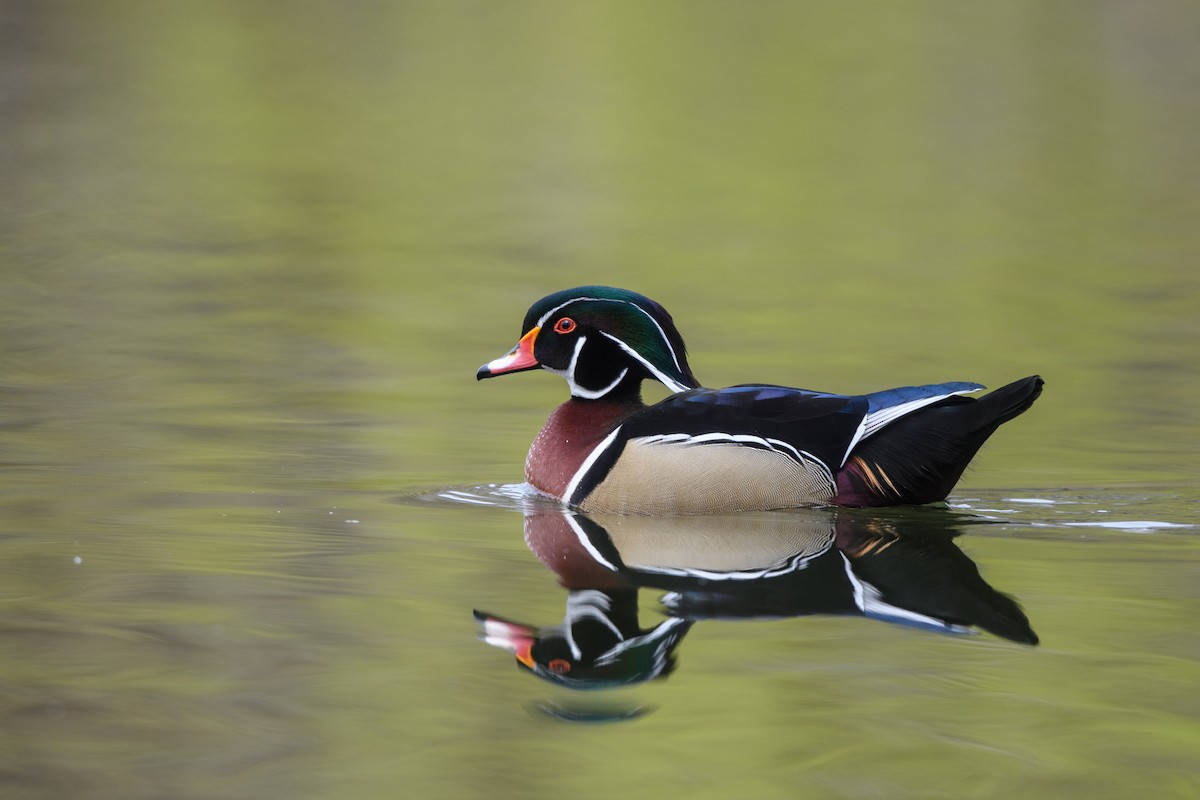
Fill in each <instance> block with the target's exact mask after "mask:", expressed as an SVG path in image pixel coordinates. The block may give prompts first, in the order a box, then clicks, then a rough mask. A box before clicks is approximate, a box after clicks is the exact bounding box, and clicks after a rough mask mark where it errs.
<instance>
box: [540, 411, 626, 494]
mask: <svg viewBox="0 0 1200 800" xmlns="http://www.w3.org/2000/svg"><path fill="white" fill-rule="evenodd" d="M642 407H643V406H642V403H641V401H640V400H638V401H633V402H630V401H626V402H609V401H605V400H575V399H571V400H568V401H567V402H565V403H563V404H562V405H561V406H559V407H558V408H556V409H555V410H554V413H553V414H551V415H550V419H548V420H546V424H545V425H543V426H542V429H541V430H540V431H538V435H537V437H535V438H534V440H533V444H532V445H530V446H529V455H528V456H527V457H526V458H525V480H526V481H528V482H529V484H530V485H531V486H533V487H534V488H535V489H537V490H538V491H541V492H545V493H546V494H548V495H551V496H553V497H557V498H559V499H562V496H563V492H565V491H566V488H567V484H568V483H570V481H571V478H572V477H573V476H574V475H575V473H576V472H577V471H578V470H579V467H580V465H581V464H583V461H584V459H586V458H587V457H588V454H589V453H591V452H592V450H594V449H595V448H596V445H598V444H600V442H602V441H603V440H604V437H605V436H608V434H610V433H612V431H613V429H614V428H616V427H617V426H618V425H620V424H621V421H622V420H624V419H625V418H626V417H628V416H629V415H630V414H632V413H634V412H635V411H637V410H638V409H640V408H642Z"/></svg>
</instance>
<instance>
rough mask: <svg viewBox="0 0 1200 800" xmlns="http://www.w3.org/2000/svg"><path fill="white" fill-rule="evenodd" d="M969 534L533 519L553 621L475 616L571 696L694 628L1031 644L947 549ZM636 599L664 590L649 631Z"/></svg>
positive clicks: (957, 530) (932, 526)
mask: <svg viewBox="0 0 1200 800" xmlns="http://www.w3.org/2000/svg"><path fill="white" fill-rule="evenodd" d="M967 524H969V523H964V522H963V521H962V520H960V519H958V518H955V517H953V516H951V515H948V514H945V513H944V512H941V511H939V510H934V509H914V510H913V511H911V512H909V513H908V514H904V513H901V512H896V511H891V512H888V513H887V514H886V515H884V514H880V513H879V512H864V511H859V510H845V509H838V510H830V509H795V510H790V511H787V512H774V513H764V514H746V515H738V516H726V517H700V516H696V517H639V516H615V515H613V516H600V515H593V516H585V515H583V514H580V513H577V512H574V511H567V510H564V509H558V508H536V509H532V510H530V511H528V512H527V513H526V516H525V540H526V543H527V544H528V546H529V549H530V550H532V551H533V553H534V555H536V556H537V558H538V559H539V560H540V561H541V562H542V563H544V564H545V565H546V566H547V567H549V568H550V569H551V570H553V571H554V572H555V573H556V574H557V575H558V577H559V582H560V583H561V584H562V586H563V587H564V588H566V589H567V603H566V614H565V617H564V619H563V621H562V623H561V624H558V625H554V626H552V627H545V628H534V627H532V626H529V625H523V624H520V623H517V622H513V621H511V620H508V619H504V618H502V617H498V616H493V615H491V614H485V613H481V612H479V611H476V612H475V616H476V619H477V620H478V621H479V623H480V626H481V633H482V637H483V639H484V641H486V642H487V643H488V644H492V645H495V646H498V647H503V648H506V649H508V650H510V651H511V652H513V653H514V654H515V655H516V658H517V661H518V662H519V663H520V664H521V665H523V666H524V667H526V668H527V669H529V670H530V671H532V672H533V673H534V674H535V675H537V676H539V677H541V678H544V679H545V680H548V681H551V682H554V683H558V684H561V685H564V686H568V687H571V688H578V689H591V688H605V687H614V686H621V685H627V684H631V683H640V682H644V681H649V680H653V679H655V678H660V677H663V676H665V675H667V674H669V673H670V672H671V670H672V669H673V668H674V666H675V658H674V652H675V649H676V648H677V647H678V646H679V643H680V642H681V641H682V639H683V637H684V635H685V634H686V633H687V632H688V630H689V629H690V628H691V627H692V625H693V624H695V623H696V622H697V621H700V620H705V619H716V618H721V619H734V618H756V619H757V618H772V617H774V618H778V617H795V616H804V615H811V614H837V615H857V616H866V617H871V618H874V619H878V620H883V621H886V622H891V623H898V624H903V625H910V626H915V627H920V628H926V629H930V630H935V631H940V632H945V633H967V632H971V631H972V630H973V629H976V628H977V629H981V630H984V631H987V632H989V633H992V634H995V635H996V636H1000V637H1003V638H1005V639H1009V640H1012V641H1014V642H1020V643H1023V644H1030V645H1033V644H1037V641H1038V639H1037V635H1036V634H1035V633H1034V632H1033V629H1032V628H1031V627H1030V625H1029V620H1028V619H1027V618H1026V616H1025V614H1024V613H1023V612H1022V611H1021V608H1020V606H1018V605H1017V603H1016V602H1015V601H1014V600H1013V599H1012V598H1011V597H1008V596H1007V595H1004V594H1001V593H1000V592H998V591H996V590H995V589H993V588H992V587H991V586H989V585H988V583H987V582H986V581H984V580H983V578H982V577H981V576H980V574H979V570H978V568H977V567H976V566H975V564H974V562H972V561H971V559H969V558H967V556H966V555H965V554H964V553H963V552H962V551H961V550H960V549H958V547H957V546H956V545H955V544H954V539H955V537H957V536H959V535H960V534H961V533H962V532H963V529H964V527H965V525H967ZM643 588H646V589H655V590H659V591H664V592H665V594H664V595H663V597H662V601H661V602H662V604H663V606H664V607H665V608H666V610H667V613H668V616H667V618H666V619H665V620H663V621H662V622H659V623H658V624H656V625H654V626H652V627H642V625H641V623H640V621H639V614H638V592H639V590H640V589H643Z"/></svg>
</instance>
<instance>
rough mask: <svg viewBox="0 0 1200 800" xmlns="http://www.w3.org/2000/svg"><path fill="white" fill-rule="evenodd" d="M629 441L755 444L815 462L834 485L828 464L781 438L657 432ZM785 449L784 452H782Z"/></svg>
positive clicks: (808, 461)
mask: <svg viewBox="0 0 1200 800" xmlns="http://www.w3.org/2000/svg"><path fill="white" fill-rule="evenodd" d="M630 441H633V442H637V443H638V444H688V445H690V444H713V443H715V442H731V443H733V444H757V445H761V446H762V447H765V448H767V449H768V450H770V451H772V452H775V453H783V455H786V456H789V457H790V458H791V459H792V460H793V461H796V462H797V463H799V464H805V465H807V464H809V463H812V464H815V465H816V466H818V467H820V469H821V472H822V473H823V474H824V476H825V478H826V480H828V481H829V485H830V486H834V482H833V473H832V472H830V471H829V466H828V465H827V464H826V463H825V462H824V461H822V460H821V459H819V458H817V457H816V456H814V455H813V454H812V453H810V452H808V451H807V450H800V449H799V448H797V447H795V446H794V445H791V444H788V443H787V442H785V441H783V440H781V439H771V438H768V437H763V436H752V435H750V434H746V433H719V432H718V433H701V434H697V435H695V436H693V435H691V434H687V433H659V434H654V435H652V436H639V437H637V438H636V439H632V440H630ZM784 451H786V452H784Z"/></svg>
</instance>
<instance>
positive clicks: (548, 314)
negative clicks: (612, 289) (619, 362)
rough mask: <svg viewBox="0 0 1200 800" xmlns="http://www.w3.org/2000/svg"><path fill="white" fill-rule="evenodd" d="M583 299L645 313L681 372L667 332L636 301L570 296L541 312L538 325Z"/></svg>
mask: <svg viewBox="0 0 1200 800" xmlns="http://www.w3.org/2000/svg"><path fill="white" fill-rule="evenodd" d="M585 301H589V302H594V303H624V304H625V305H627V306H631V307H633V308H635V309H637V310H638V311H640V312H641V313H643V314H645V315H646V318H647V319H648V320H650V321H651V322H652V323H654V327H655V328H657V329H658V335H659V336H660V337H662V340H663V344H665V345H666V346H667V352H669V353H670V354H671V361H673V362H674V363H675V369H677V370H679V371H680V372H683V367H682V366H681V365H680V363H679V356H678V355H677V354H676V353H675V348H674V347H672V346H671V340H670V339H668V338H667V332H666V331H664V330H663V328H662V325H659V324H658V320H656V319H655V318H654V317H653V315H651V314H650V312H649V311H647V310H646V309H644V308H642V307H641V306H639V305H638V304H637V303H631V302H629V301H628V300H616V299H613V298H611V297H574V298H572V299H570V300H568V301H567V302H565V303H562V304H560V305H557V306H555V307H554V308H552V309H550V310H549V311H547V312H546V313H545V314H543V315H542V316H541V319H539V320H538V327H545V325H546V322H547V320H549V319H550V317H552V316H554V315H555V314H557V313H558V312H559V311H561V310H562V309H564V308H566V307H567V306H569V305H571V304H572V303H582V302H585ZM605 335H606V336H609V335H608V334H605ZM609 338H610V339H613V341H615V342H618V343H619V344H621V347H623V348H625V349H626V350H628V351H629V352H630V353H633V354H634V355H637V353H635V352H634V351H633V350H632V349H631V348H629V347H627V346H626V345H625V344H624V343H623V342H621V341H620V340H619V339H617V338H615V337H612V336H609ZM639 360H640V361H642V363H645V359H643V358H641V357H640V356H639ZM647 366H648V365H647ZM654 372H656V373H657V372H658V370H654ZM660 380H661V379H660ZM663 383H665V384H667V386H672V387H673V386H679V383H678V382H676V381H670V380H667V381H663ZM685 388H686V387H685ZM673 390H674V391H676V392H681V391H683V389H673Z"/></svg>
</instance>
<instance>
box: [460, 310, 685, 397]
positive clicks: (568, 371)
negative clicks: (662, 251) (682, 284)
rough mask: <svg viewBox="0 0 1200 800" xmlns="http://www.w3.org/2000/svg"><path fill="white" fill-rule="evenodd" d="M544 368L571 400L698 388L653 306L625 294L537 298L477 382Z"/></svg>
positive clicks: (668, 323)
mask: <svg viewBox="0 0 1200 800" xmlns="http://www.w3.org/2000/svg"><path fill="white" fill-rule="evenodd" d="M539 367H540V368H541V369H545V370H548V371H550V372H553V373H556V374H558V375H562V376H563V377H564V378H565V379H566V381H567V384H568V385H569V386H570V388H571V396H572V397H575V398H578V399H580V400H599V399H601V398H617V397H621V396H628V395H630V394H634V395H636V394H637V393H638V392H639V390H640V387H641V382H642V381H643V380H645V379H647V378H649V379H651V380H657V381H660V382H661V383H663V384H664V385H665V386H666V387H667V388H668V389H670V390H671V391H673V392H682V391H686V390H688V389H694V388H697V387H698V386H699V385H700V384H699V383H698V382H697V381H696V378H695V376H694V375H692V370H691V368H690V367H689V366H688V363H687V352H686V348H685V347H684V343H683V337H682V336H680V335H679V331H678V330H676V328H675V323H674V322H673V321H672V320H671V315H670V314H668V313H667V311H666V309H664V308H663V307H662V306H660V305H659V304H658V303H656V302H654V301H653V300H651V299H649V298H648V297H643V296H642V295H640V294H637V293H636V292H631V291H628V290H626V289H614V288H612V287H608V286H581V287H578V288H576V289H567V290H565V291H561V292H555V293H554V294H552V295H548V296H546V297H543V298H542V299H541V300H539V301H537V302H536V303H534V304H533V306H532V307H531V308H530V309H529V313H527V314H526V315H525V322H524V323H523V324H522V326H521V339H520V341H519V342H517V345H516V346H515V347H514V348H513V349H512V350H510V351H509V352H508V353H506V354H505V355H503V356H501V357H500V358H497V359H496V360H494V361H489V362H488V363H487V364H484V365H483V366H482V367H480V368H479V371H478V372H477V373H476V375H475V377H476V378H478V379H479V380H482V379H484V378H492V377H495V376H496V375H504V374H506V373H509V372H522V371H524V370H530V369H537V368H539Z"/></svg>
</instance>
